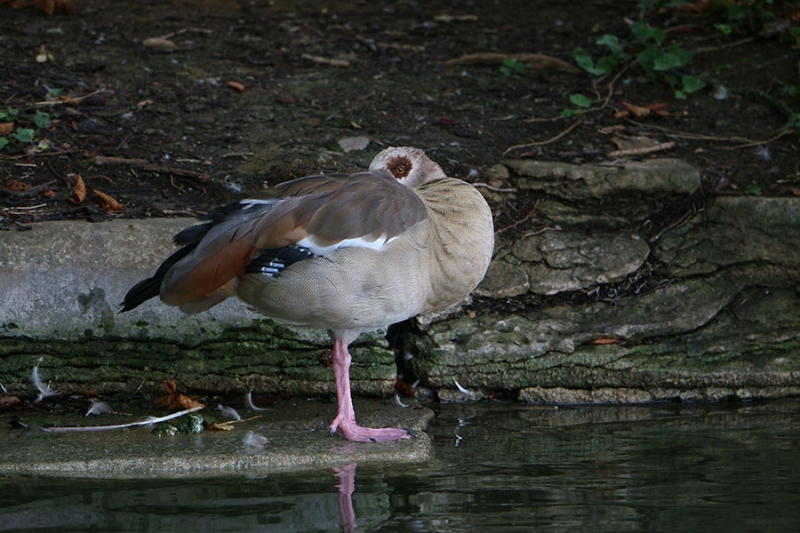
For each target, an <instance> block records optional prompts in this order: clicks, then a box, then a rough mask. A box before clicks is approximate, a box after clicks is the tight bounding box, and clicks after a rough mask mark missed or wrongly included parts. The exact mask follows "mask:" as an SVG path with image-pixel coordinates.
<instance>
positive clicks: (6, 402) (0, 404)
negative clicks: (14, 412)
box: [0, 396, 22, 409]
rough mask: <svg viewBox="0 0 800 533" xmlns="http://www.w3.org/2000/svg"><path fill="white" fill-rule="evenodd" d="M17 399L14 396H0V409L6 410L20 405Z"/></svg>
mask: <svg viewBox="0 0 800 533" xmlns="http://www.w3.org/2000/svg"><path fill="white" fill-rule="evenodd" d="M21 403H22V402H20V400H19V398H18V397H16V396H0V409H8V408H9V407H16V406H18V405H20V404H21Z"/></svg>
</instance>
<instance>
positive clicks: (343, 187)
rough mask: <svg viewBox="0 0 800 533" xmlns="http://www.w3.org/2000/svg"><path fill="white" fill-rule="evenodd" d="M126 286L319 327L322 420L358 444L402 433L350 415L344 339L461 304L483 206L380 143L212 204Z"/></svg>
mask: <svg viewBox="0 0 800 533" xmlns="http://www.w3.org/2000/svg"><path fill="white" fill-rule="evenodd" d="M209 219H210V221H209V222H206V223H204V224H201V225H196V226H192V227H189V228H187V229H185V230H183V231H181V232H180V233H178V234H177V235H176V236H175V238H174V242H175V244H176V245H178V246H182V248H180V249H179V250H177V251H176V252H175V253H173V254H172V255H171V256H170V257H169V258H168V259H167V260H166V261H164V263H163V264H162V265H161V266H160V267H159V268H158V270H157V271H156V273H155V275H153V277H151V278H148V279H146V280H143V281H141V282H139V283H138V284H137V285H135V286H134V287H133V288H132V289H131V290H130V291H129V292H128V294H127V295H126V296H125V300H124V302H123V303H122V311H129V310H131V309H133V308H135V307H136V306H138V305H140V304H141V303H143V302H144V301H146V300H148V299H150V298H153V297H155V296H160V297H161V300H162V301H163V302H164V303H166V304H167V305H173V306H179V307H180V308H181V310H183V311H185V312H187V313H198V312H201V311H204V310H206V309H208V308H210V307H212V306H214V305H216V304H217V303H219V302H221V301H222V300H224V299H225V298H228V297H229V296H234V295H235V296H238V297H239V298H240V299H241V300H243V301H245V302H246V303H248V304H250V305H251V306H253V307H254V308H255V309H256V310H258V311H259V312H261V313H263V314H265V315H267V316H269V317H272V318H274V319H276V320H278V321H280V322H284V323H288V324H293V325H298V326H307V327H312V328H324V329H327V330H328V332H329V334H330V335H331V337H332V338H333V340H334V343H333V369H334V374H335V378H336V391H337V398H338V402H339V409H338V414H337V415H336V418H335V419H334V421H333V423H332V424H331V426H330V430H331V434H333V433H335V432H336V431H337V430H338V431H339V432H340V433H341V434H342V435H343V436H344V437H345V438H346V439H349V440H352V441H358V442H368V441H372V442H381V441H391V440H397V439H405V438H408V437H409V434H408V433H407V432H406V431H405V430H403V429H398V428H367V427H361V426H359V425H357V424H356V419H355V413H354V411H353V402H352V398H351V395H350V354H349V352H348V345H349V344H350V343H351V342H353V341H354V340H355V339H356V338H357V337H358V336H359V335H360V334H361V333H364V332H367V331H373V330H376V329H379V328H381V327H385V326H387V325H389V324H393V323H395V322H399V321H401V320H405V319H407V318H410V317H413V316H416V315H418V314H422V313H430V312H433V311H440V310H443V309H446V308H448V307H450V306H452V305H454V304H457V303H459V302H461V301H462V300H463V299H464V298H465V297H466V296H467V295H468V294H469V293H470V292H471V291H472V290H473V289H474V288H475V286H476V285H478V283H479V282H480V281H481V280H482V279H483V276H484V274H485V273H486V269H487V268H488V266H489V261H490V259H491V256H492V249H493V246H494V231H493V227H492V214H491V211H490V210H489V206H488V205H487V204H486V201H485V200H484V198H483V196H481V194H480V193H479V192H478V191H477V190H476V189H475V188H474V187H472V186H471V185H469V184H468V183H466V182H463V181H461V180H458V179H454V178H448V177H447V176H446V175H445V173H444V172H443V171H442V169H441V168H440V167H439V165H437V164H436V163H434V162H433V161H431V160H430V159H429V158H428V157H427V156H426V155H425V153H424V152H423V151H422V150H419V149H417V148H407V147H400V148H397V147H395V148H387V149H386V150H383V151H382V152H380V153H379V154H378V155H377V156H375V158H374V159H373V160H372V163H371V164H370V166H369V170H368V171H366V172H357V173H355V174H330V175H319V176H308V177H305V178H299V179H295V180H292V181H288V182H286V183H282V184H280V185H278V186H276V187H275V188H273V189H272V190H271V191H270V193H269V195H268V196H267V197H265V198H262V199H249V200H242V201H241V202H238V203H235V204H231V205H229V206H228V207H226V208H223V209H222V210H220V211H218V212H215V213H212V214H211V215H210V216H209Z"/></svg>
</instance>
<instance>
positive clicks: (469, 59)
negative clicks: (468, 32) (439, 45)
mask: <svg viewBox="0 0 800 533" xmlns="http://www.w3.org/2000/svg"><path fill="white" fill-rule="evenodd" d="M505 59H516V60H517V61H519V62H520V63H525V64H526V65H528V68H530V69H533V70H549V69H554V70H563V71H565V72H579V71H580V70H579V69H578V67H575V66H573V65H570V64H569V63H567V62H566V61H562V60H560V59H557V58H555V57H550V56H545V55H541V54H504V53H502V52H479V53H477V54H467V55H464V56H461V57H457V58H455V59H450V60H449V61H445V62H444V64H445V65H450V66H452V65H500V64H502V63H503V60H505Z"/></svg>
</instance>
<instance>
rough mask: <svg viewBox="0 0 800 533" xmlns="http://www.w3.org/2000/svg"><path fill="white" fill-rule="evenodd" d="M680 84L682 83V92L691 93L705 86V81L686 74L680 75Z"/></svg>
mask: <svg viewBox="0 0 800 533" xmlns="http://www.w3.org/2000/svg"><path fill="white" fill-rule="evenodd" d="M681 84H682V85H683V92H685V93H686V94H692V93H693V92H696V91H699V90H700V89H702V88H703V87H705V86H706V82H704V81H703V80H701V79H700V78H698V77H696V76H689V75H688V74H684V75H683V76H681Z"/></svg>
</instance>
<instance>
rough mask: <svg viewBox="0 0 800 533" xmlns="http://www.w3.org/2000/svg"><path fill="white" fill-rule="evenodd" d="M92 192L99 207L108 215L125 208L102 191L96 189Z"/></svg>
mask: <svg viewBox="0 0 800 533" xmlns="http://www.w3.org/2000/svg"><path fill="white" fill-rule="evenodd" d="M92 192H93V193H94V195H95V196H97V201H98V202H100V207H102V208H103V210H105V211H108V212H109V213H115V212H117V211H122V210H123V209H125V207H124V206H123V205H122V204H121V203H119V202H118V201H117V200H116V199H115V198H114V197H113V196H110V195H108V194H106V193H104V192H102V191H98V190H97V189H92Z"/></svg>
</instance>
